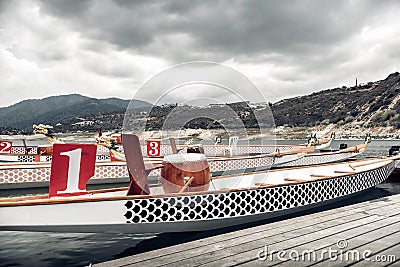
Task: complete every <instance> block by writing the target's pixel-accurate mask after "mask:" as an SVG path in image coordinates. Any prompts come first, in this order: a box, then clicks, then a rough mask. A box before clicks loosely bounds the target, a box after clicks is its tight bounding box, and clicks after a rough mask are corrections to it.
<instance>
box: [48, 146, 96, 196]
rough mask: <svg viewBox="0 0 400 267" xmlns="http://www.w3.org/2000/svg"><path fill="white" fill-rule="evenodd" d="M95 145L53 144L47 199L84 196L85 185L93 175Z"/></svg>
mask: <svg viewBox="0 0 400 267" xmlns="http://www.w3.org/2000/svg"><path fill="white" fill-rule="evenodd" d="M96 150H97V147H96V145H91V144H54V145H53V157H52V161H51V176H50V186H49V197H53V196H76V195H83V194H86V193H87V192H86V183H87V182H88V181H89V179H90V178H91V177H92V176H93V175H94V167H95V162H96Z"/></svg>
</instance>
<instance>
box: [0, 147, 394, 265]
mask: <svg viewBox="0 0 400 267" xmlns="http://www.w3.org/2000/svg"><path fill="white" fill-rule="evenodd" d="M298 142H299V141H280V142H279V143H298ZM341 143H347V144H348V146H352V145H356V144H359V143H360V141H350V140H346V141H342V140H335V141H334V143H333V145H332V148H337V147H338V146H339V145H340V144H341ZM399 144H400V141H398V140H397V141H380V140H374V141H373V142H372V143H371V144H370V145H369V147H368V150H367V151H366V153H365V154H364V155H363V157H372V156H383V155H387V153H388V150H389V148H390V147H391V146H392V145H399ZM398 193H400V184H398V183H384V184H381V185H379V186H378V187H376V188H373V189H371V190H370V191H368V192H367V193H365V194H363V195H361V196H359V197H357V198H353V199H351V200H347V201H345V202H340V204H332V205H329V206H325V207H324V208H318V209H314V210H310V211H307V212H302V213H299V214H296V215H291V216H286V217H281V218H279V219H274V220H268V221H261V222H257V223H252V224H248V225H241V226H236V227H231V228H225V229H221V230H213V231H205V232H189V233H174V234H141V235H138V234H102V233H96V234H77V233H76V234H75V233H74V234H65V233H63V234H61V233H30V232H0V266H87V265H89V264H90V263H98V262H103V261H107V260H112V259H116V258H121V257H125V256H130V255H135V254H137V253H141V252H144V251H149V250H154V249H157V248H161V247H166V246H171V245H174V244H180V243H184V242H188V241H191V240H196V239H199V238H203V237H207V236H213V235H217V234H222V233H225V232H229V231H234V230H238V229H243V228H247V227H251V226H256V225H261V224H265V223H270V222H272V221H276V220H281V219H285V218H289V217H293V216H300V215H304V214H309V213H313V212H316V211H321V210H326V209H331V208H335V207H338V206H344V205H351V204H354V203H358V202H363V201H366V200H372V199H377V198H381V197H385V196H388V195H392V194H398Z"/></svg>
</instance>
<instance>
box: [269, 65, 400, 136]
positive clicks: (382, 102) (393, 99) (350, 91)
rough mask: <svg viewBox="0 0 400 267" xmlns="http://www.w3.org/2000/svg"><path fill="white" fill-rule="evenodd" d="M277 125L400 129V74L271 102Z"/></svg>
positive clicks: (396, 73)
mask: <svg viewBox="0 0 400 267" xmlns="http://www.w3.org/2000/svg"><path fill="white" fill-rule="evenodd" d="M272 112H273V114H274V117H275V123H276V125H285V124H286V125H289V126H317V125H321V124H322V125H327V124H335V125H337V126H343V125H348V126H352V127H355V128H356V127H363V128H369V127H387V126H393V127H395V128H397V129H400V74H399V73H398V72H395V73H392V74H390V75H389V76H388V77H387V78H386V79H384V80H381V81H377V82H368V83H367V84H360V85H358V86H353V87H345V86H343V87H341V88H335V89H328V90H323V91H320V92H316V93H313V94H311V95H306V96H299V97H295V98H290V99H285V100H282V101H279V102H277V103H275V104H273V105H272Z"/></svg>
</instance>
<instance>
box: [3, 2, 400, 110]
mask: <svg viewBox="0 0 400 267" xmlns="http://www.w3.org/2000/svg"><path fill="white" fill-rule="evenodd" d="M398 14H400V3H399V2H398V1H306V0H305V1H272V0H271V1H195V2H194V1H183V0H181V1H180V0H178V1H159V2H156V1H67V0H63V1H0V79H1V85H0V86H1V90H2V95H3V98H1V100H0V106H7V105H10V104H13V103H15V102H17V101H20V100H22V99H25V98H39V97H44V96H48V95H56V94H66V93H72V92H77V93H81V94H84V95H89V96H93V97H111V96H116V97H122V98H131V97H132V95H133V94H134V92H135V90H137V89H138V88H139V87H140V85H141V84H142V83H143V82H144V81H145V80H146V79H148V78H149V77H151V76H152V75H154V74H156V73H158V72H160V71H162V70H163V69H165V68H166V67H168V66H171V65H174V64H179V63H183V62H187V61H198V60H200V61H214V62H219V63H223V64H225V65H227V66H230V67H233V68H235V69H237V70H238V71H240V72H242V73H244V74H245V75H247V76H248V77H249V78H250V79H252V80H253V81H254V82H255V83H256V85H257V86H258V87H259V88H260V90H261V91H262V92H263V93H264V95H265V96H266V98H267V99H268V100H270V101H276V100H279V99H282V98H286V97H291V96H296V95H303V94H307V93H310V92H313V91H316V90H321V89H325V88H333V87H337V86H342V85H347V86H349V85H353V84H354V82H355V79H356V78H358V80H359V82H368V81H374V80H378V79H383V78H385V77H386V76H387V75H388V74H389V73H391V72H394V71H398V69H399V58H400V50H399V49H398V47H400V22H399V20H398ZM243 90H245V88H244V89H243ZM154 93H155V94H156V93H157V92H154ZM4 95H6V96H4ZM249 100H252V101H257V99H251V96H249Z"/></svg>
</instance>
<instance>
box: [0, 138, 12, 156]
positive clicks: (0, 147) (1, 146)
mask: <svg viewBox="0 0 400 267" xmlns="http://www.w3.org/2000/svg"><path fill="white" fill-rule="evenodd" d="M11 148H12V142H9V141H0V153H11Z"/></svg>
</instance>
